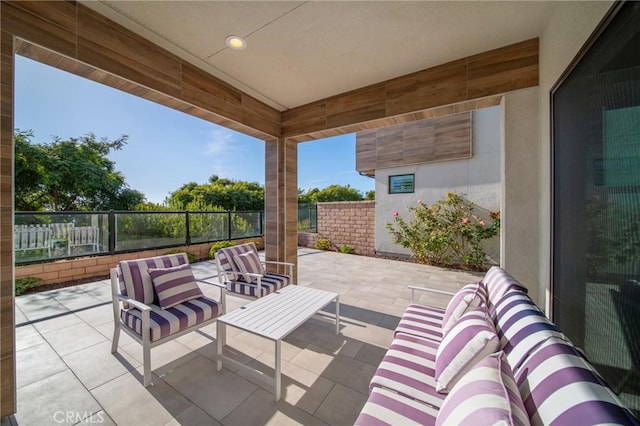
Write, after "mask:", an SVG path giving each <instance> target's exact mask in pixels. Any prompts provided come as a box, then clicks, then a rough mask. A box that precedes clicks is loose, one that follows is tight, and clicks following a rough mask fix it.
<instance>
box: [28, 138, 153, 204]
mask: <svg viewBox="0 0 640 426" xmlns="http://www.w3.org/2000/svg"><path fill="white" fill-rule="evenodd" d="M33 137H34V136H33V132H31V131H20V130H18V131H17V132H16V134H15V150H16V154H15V158H16V161H15V176H16V195H15V205H16V210H22V211H37V210H53V211H73V210H110V209H114V210H115V209H118V210H129V209H131V208H132V207H133V206H134V205H136V204H138V203H140V202H142V201H144V194H142V193H141V192H139V191H135V190H132V189H130V188H129V187H128V186H127V184H126V182H125V178H124V176H123V175H122V173H120V172H118V171H116V169H115V163H114V162H113V161H111V160H110V159H109V158H108V157H107V156H108V154H109V153H110V152H112V151H116V150H119V149H122V147H123V146H124V145H125V144H126V142H127V138H128V136H126V135H123V136H121V137H120V138H117V139H115V140H113V141H110V140H107V139H106V138H101V139H100V140H97V139H96V136H95V135H94V134H91V133H90V134H88V135H86V136H82V137H80V138H71V139H69V140H62V139H60V138H58V137H55V138H54V140H53V142H52V143H50V144H36V143H32V138H33Z"/></svg>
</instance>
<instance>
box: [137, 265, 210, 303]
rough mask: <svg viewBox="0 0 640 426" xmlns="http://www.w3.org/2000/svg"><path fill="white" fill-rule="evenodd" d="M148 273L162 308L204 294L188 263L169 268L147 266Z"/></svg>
mask: <svg viewBox="0 0 640 426" xmlns="http://www.w3.org/2000/svg"><path fill="white" fill-rule="evenodd" d="M149 275H151V282H152V283H153V287H154V289H155V291H156V294H157V295H158V304H159V305H160V307H161V308H162V309H167V308H170V307H172V306H175V305H177V304H179V303H182V302H186V301H187V300H191V299H197V298H198V297H202V296H204V295H203V294H202V291H200V287H198V283H196V279H195V277H194V276H193V272H191V265H189V264H188V263H186V264H184V265H179V266H172V267H171V268H149Z"/></svg>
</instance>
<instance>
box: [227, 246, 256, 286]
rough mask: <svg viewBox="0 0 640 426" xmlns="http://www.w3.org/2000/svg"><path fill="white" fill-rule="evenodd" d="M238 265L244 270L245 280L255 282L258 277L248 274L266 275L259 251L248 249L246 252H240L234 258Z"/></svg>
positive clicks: (241, 270)
mask: <svg viewBox="0 0 640 426" xmlns="http://www.w3.org/2000/svg"><path fill="white" fill-rule="evenodd" d="M233 261H234V262H235V263H236V266H237V267H238V269H239V270H240V272H242V274H243V277H244V280H245V281H246V282H248V283H255V282H256V281H257V280H258V279H257V278H256V277H252V276H250V275H247V274H260V275H264V267H263V266H262V263H261V262H260V257H258V253H254V252H252V251H248V252H246V253H242V254H239V255H237V256H235V257H234V258H233Z"/></svg>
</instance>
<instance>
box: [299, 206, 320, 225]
mask: <svg viewBox="0 0 640 426" xmlns="http://www.w3.org/2000/svg"><path fill="white" fill-rule="evenodd" d="M298 231H300V232H318V205H317V204H299V205H298Z"/></svg>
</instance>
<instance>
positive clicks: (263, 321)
mask: <svg viewBox="0 0 640 426" xmlns="http://www.w3.org/2000/svg"><path fill="white" fill-rule="evenodd" d="M339 297H340V295H339V294H338V293H331V292H328V291H324V290H318V289H315V288H309V287H301V286H298V285H289V286H287V287H285V288H283V289H281V290H278V291H276V292H275V293H271V294H270V295H268V296H265V297H261V298H260V299H257V300H254V301H252V302H250V303H248V304H246V305H244V306H243V307H241V308H239V309H236V310H235V311H233V312H230V313H228V314H225V315H222V316H220V317H218V318H217V323H218V325H217V336H218V338H217V342H218V343H217V362H216V370H217V371H220V370H221V369H222V362H223V361H224V362H225V363H228V364H231V365H233V366H235V367H236V368H242V369H244V370H249V371H251V372H254V373H256V374H257V375H259V376H262V377H263V378H264V374H263V373H261V372H259V371H257V370H254V369H252V368H250V367H248V366H246V365H244V364H242V363H240V362H238V361H236V360H234V359H231V358H229V357H227V356H225V355H223V353H222V346H223V344H225V334H226V333H225V329H226V326H227V325H230V326H232V327H236V328H239V329H241V330H245V331H248V332H249V333H253V334H255V335H258V336H262V337H266V338H267V339H269V340H273V341H274V342H275V364H276V365H275V370H276V371H275V377H274V378H270V379H271V380H273V381H274V382H275V383H274V385H275V393H276V401H278V400H279V399H280V397H281V396H282V389H281V349H280V347H281V342H282V339H284V338H285V337H286V336H287V335H288V334H289V333H291V332H292V331H294V330H295V329H296V328H298V327H299V326H300V325H301V324H302V323H304V322H305V321H306V320H308V319H309V318H311V317H312V316H314V315H315V314H316V313H318V311H320V310H321V309H322V308H324V307H325V306H327V305H328V304H329V303H331V302H335V303H336V314H335V319H336V334H338V333H339V332H340V301H339Z"/></svg>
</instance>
